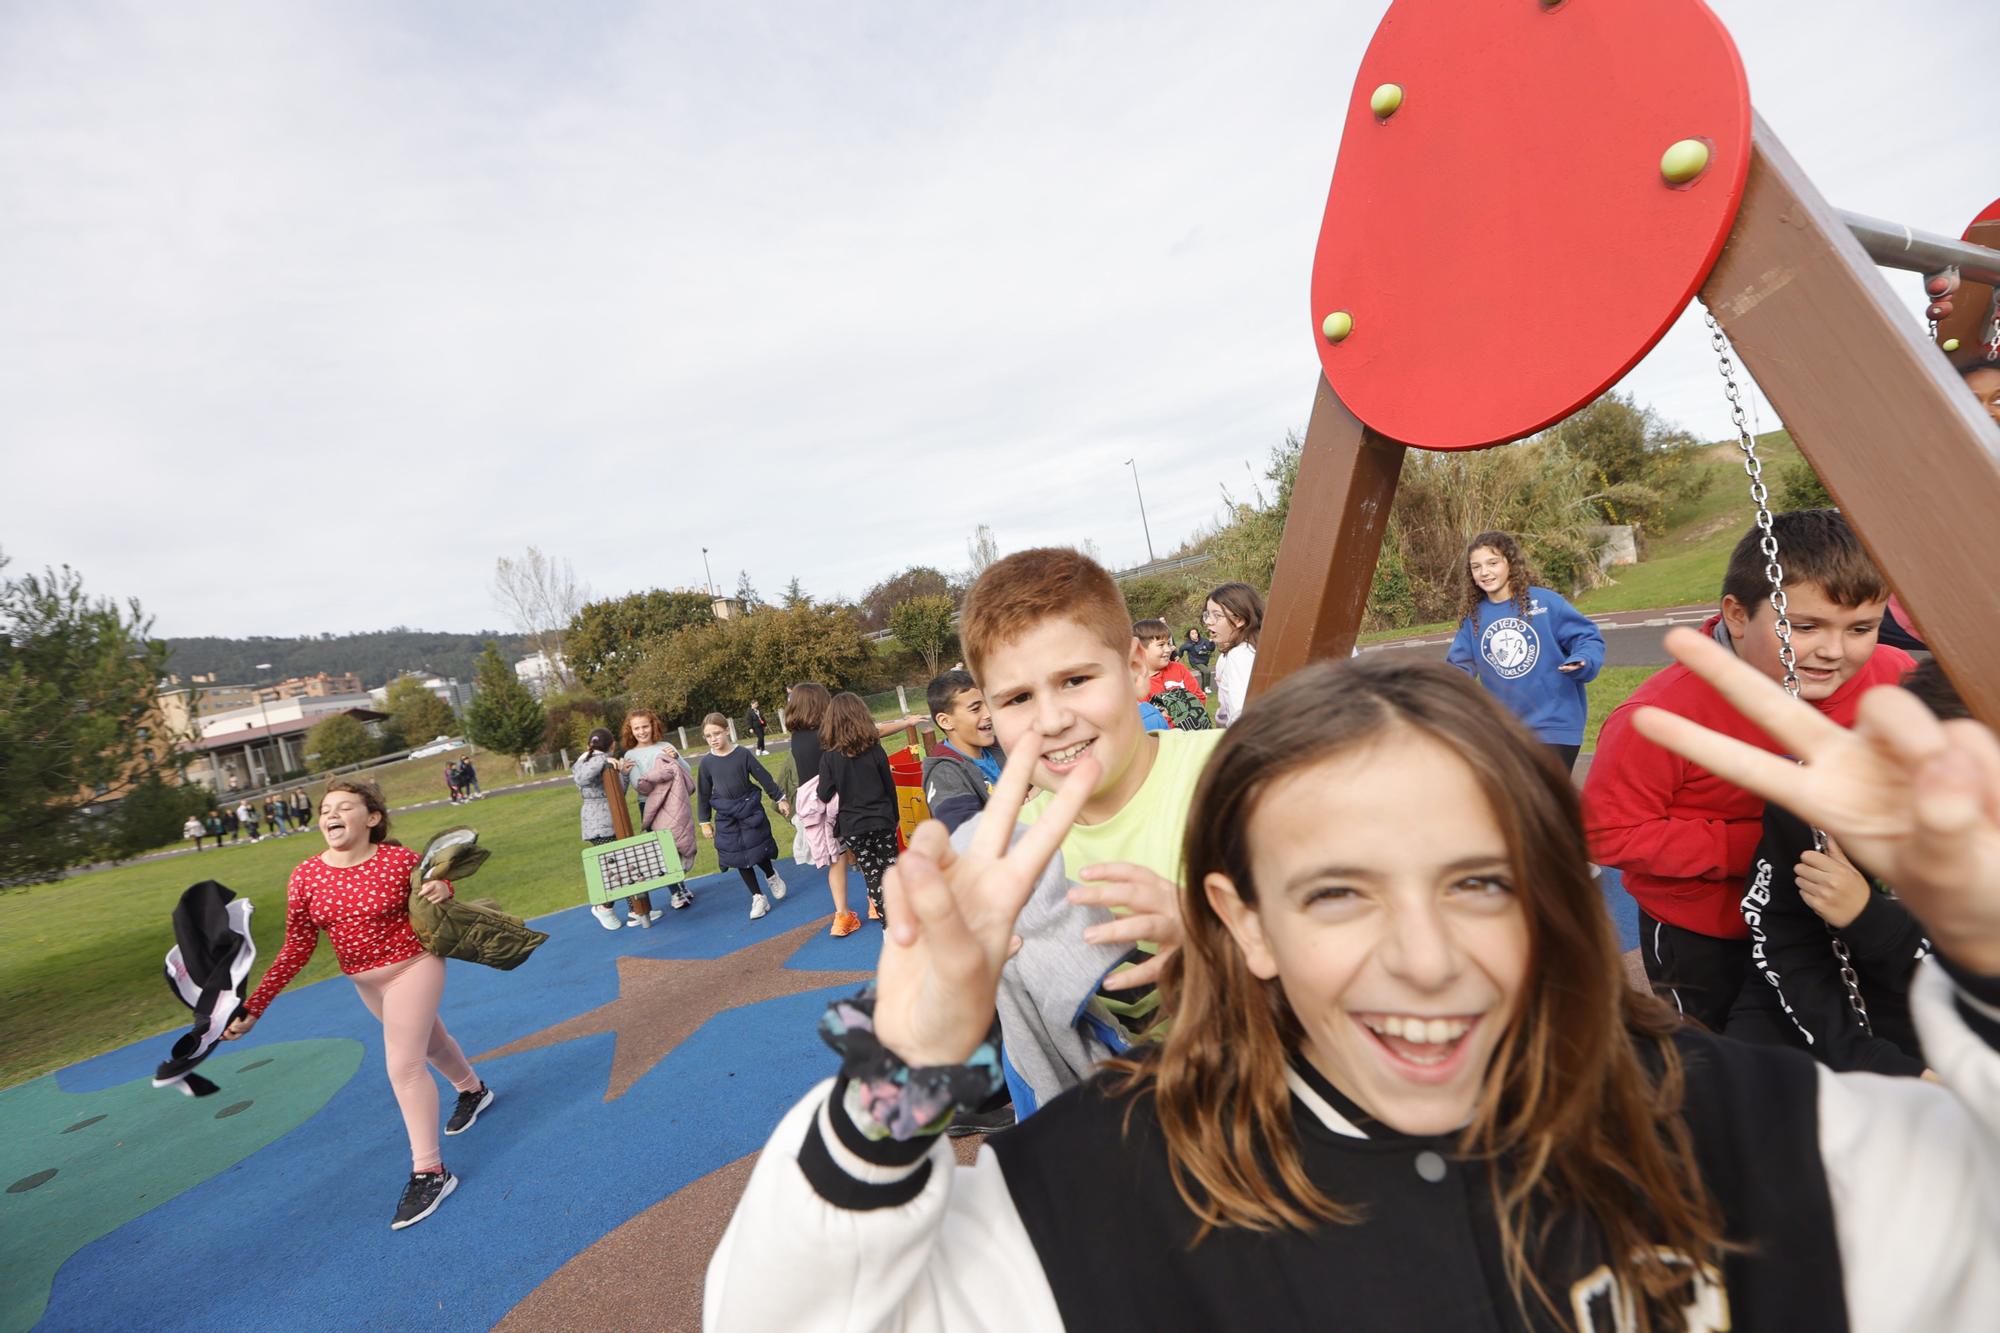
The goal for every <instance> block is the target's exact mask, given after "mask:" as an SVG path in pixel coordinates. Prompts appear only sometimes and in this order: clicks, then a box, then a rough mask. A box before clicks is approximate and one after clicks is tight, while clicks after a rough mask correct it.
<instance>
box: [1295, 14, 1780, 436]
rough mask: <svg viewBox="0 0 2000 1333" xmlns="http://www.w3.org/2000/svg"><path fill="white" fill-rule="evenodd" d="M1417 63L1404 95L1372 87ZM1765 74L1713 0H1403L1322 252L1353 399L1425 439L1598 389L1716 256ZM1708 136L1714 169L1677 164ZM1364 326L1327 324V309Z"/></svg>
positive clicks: (1380, 47) (1357, 121)
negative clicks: (1394, 103) (1683, 172)
mask: <svg viewBox="0 0 2000 1333" xmlns="http://www.w3.org/2000/svg"><path fill="white" fill-rule="evenodd" d="M1384 84H1397V85H1400V87H1401V90H1402V93H1403V98H1402V103H1401V105H1400V106H1399V107H1398V108H1397V110H1396V112H1395V114H1394V115H1393V116H1390V117H1388V118H1386V119H1384V118H1382V117H1380V116H1378V115H1377V114H1376V110H1375V108H1374V106H1373V105H1372V104H1371V103H1372V99H1373V96H1374V92H1375V90H1376V89H1378V88H1379V87H1381V86H1382V85H1384ZM1750 120H1751V116H1750V91H1749V86H1748V84H1747V83H1746V82H1745V81H1744V75H1743V64H1742V61H1741V60H1740V59H1739V57H1738V56H1737V53H1736V46H1735V44H1734V43H1733V42H1732V41H1731V40H1730V38H1729V34H1728V32H1727V31H1725V30H1724V28H1723V26H1722V24H1721V23H1720V22H1719V21H1718V20H1717V19H1716V17H1715V16H1714V15H1713V14H1711V13H1710V12H1709V11H1708V9H1707V7H1706V6H1704V5H1702V4H1701V3H1699V0H1616V3H1582V2H1581V0H1571V3H1567V4H1562V5H1558V6H1554V7H1550V6H1548V5H1544V4H1541V3H1538V0H1480V2H1479V3H1477V4H1467V3H1465V0H1395V3H1394V4H1392V5H1391V6H1390V8H1389V12H1388V13H1387V14H1386V15H1384V16H1383V19H1382V23H1381V26H1380V27H1378V28H1377V29H1376V31H1375V38H1374V40H1373V41H1372V42H1371V43H1370V44H1369V47H1368V52H1367V54H1366V55H1365V56H1363V57H1362V61H1361V68H1360V71H1359V72H1358V73H1357V75H1356V76H1355V80H1354V90H1353V92H1352V94H1351V96H1350V98H1349V101H1348V108H1347V121H1346V128H1345V129H1344V131H1343V133H1342V136H1341V142H1340V158H1339V162H1338V164H1337V165H1336V166H1335V168H1334V174H1333V186H1332V189H1331V190H1330V191H1329V193H1328V196H1327V205H1326V218H1325V221H1324V222H1323V223H1322V224H1321V228H1320V236H1319V251H1318V254H1317V255H1316V256H1315V258H1314V261H1313V276H1312V310H1311V317H1312V332H1313V343H1314V345H1315V346H1316V347H1317V348H1318V349H1319V357H1320V364H1321V365H1322V366H1323V367H1324V368H1325V370H1326V377H1327V380H1328V382H1329V383H1330V384H1332V386H1333V388H1334V391H1335V392H1336V393H1338V394H1339V395H1340V398H1341V401H1342V402H1344V403H1346V404H1347V406H1348V408H1349V409H1350V410H1351V411H1352V412H1353V413H1354V414H1355V415H1356V416H1358V417H1360V418H1361V420H1362V421H1364V422H1366V423H1367V424H1368V425H1370V426H1371V427H1373V428H1374V429H1375V430H1376V431H1377V432H1379V433H1380V434H1382V435H1385V436H1388V437H1389V438H1391V439H1394V440H1400V441H1402V442H1403V443H1405V444H1411V445H1417V446H1419V447H1421V448H1426V449H1475V448H1483V447H1485V446H1487V445H1493V444H1503V443H1505V442H1506V441H1508V440H1513V439H1519V438H1520V437H1521V436H1523V435H1527V434H1530V433H1532V432H1534V431H1536V430H1539V429H1541V428H1542V427H1544V426H1547V425H1549V424H1551V423H1552V422H1556V421H1559V420H1561V419H1562V418H1563V417H1565V416H1567V415H1569V414H1570V413H1571V412H1573V411H1575V410H1576V409H1577V408H1579V407H1581V406H1582V405H1584V404H1585V403H1587V402H1589V401H1590V400H1591V399H1592V398H1595V397H1596V396H1597V395H1598V394H1600V393H1602V392H1603V391H1604V390H1605V389H1607V388H1609V387H1610V386H1611V385H1613V384H1615V383H1617V381H1618V379H1619V377H1620V376H1622V375H1624V373H1625V372H1626V371H1627V370H1629V369H1631V368H1632V366H1633V365H1634V364H1636V363H1637V362H1638V360H1639V358H1640V357H1642V356H1644V355H1645V354H1646V352H1647V351H1648V350H1650V349H1651V348H1652V346H1653V344H1654V343H1656V342H1658V341H1659V339H1660V336H1661V335H1662V334H1664V333H1665V332H1666V331H1667V329H1668V327H1669V326H1671V325H1672V324H1673V322H1674V319H1675V318H1676V317H1677V316H1678V315H1679V314H1680V312H1681V311H1682V310H1683V309H1684V308H1685V307H1686V305H1687V303H1688V300H1689V298H1690V297H1692V296H1693V295H1694V293H1695V292H1696V291H1697V290H1698V289H1699V288H1700V286H1701V284H1702V282H1703V280H1704V279H1706V278H1707V276H1708V272H1709V269H1710V268H1711V267H1713V266H1714V264H1715V260H1716V257H1717V256H1718V255H1720V254H1721V252H1722V245H1723V242H1724V241H1725V240H1726V239H1727V238H1728V236H1729V228H1730V225H1731V223H1732V221H1733V220H1734V219H1735V216H1736V209H1737V205H1738V204H1739V203H1740V202H1741V200H1742V197H1743V183H1744V179H1745V177H1746V175H1747V173H1748V171H1749V168H1750ZM1686 139H1698V140H1702V141H1705V143H1706V145H1707V146H1708V147H1709V149H1710V156H1709V160H1708V163H1707V166H1706V169H1705V170H1703V171H1701V173H1700V174H1699V175H1697V176H1695V177H1694V178H1693V179H1692V180H1691V181H1689V182H1688V183H1686V184H1683V185H1674V184H1671V183H1669V182H1668V181H1666V180H1664V179H1662V176H1661V163H1662V155H1663V154H1665V153H1666V152H1667V150H1668V149H1669V148H1670V147H1672V146H1673V145H1674V144H1676V143H1678V142H1679V141H1681V140H1686ZM1334 311H1345V312H1347V313H1348V314H1350V315H1351V316H1352V318H1353V326H1352V327H1353V332H1352V333H1351V335H1349V336H1347V337H1345V338H1342V339H1340V340H1338V341H1329V339H1328V337H1327V335H1326V334H1325V332H1324V331H1323V329H1324V321H1325V319H1326V317H1327V316H1328V315H1329V314H1331V313H1333V312H1334Z"/></svg>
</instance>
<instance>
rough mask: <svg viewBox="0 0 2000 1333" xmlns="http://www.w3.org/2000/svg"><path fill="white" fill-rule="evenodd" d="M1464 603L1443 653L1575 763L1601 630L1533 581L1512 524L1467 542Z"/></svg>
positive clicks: (1600, 656) (1599, 663)
mask: <svg viewBox="0 0 2000 1333" xmlns="http://www.w3.org/2000/svg"><path fill="white" fill-rule="evenodd" d="M1461 568H1463V569H1464V570H1465V603H1464V609H1463V611H1462V612H1461V613H1460V619H1459V625H1458V636H1457V637H1456V638H1454V639H1453V640H1452V641H1451V651H1450V652H1449V653H1447V654H1446V656H1445V660H1446V661H1448V662H1450V663H1451V664H1452V665H1453V666H1455V667H1457V668H1458V669H1459V670H1461V671H1464V672H1465V673H1467V674H1468V675H1471V676H1474V677H1476V678H1477V679H1478V680H1479V683H1480V684H1482V685H1484V686H1485V687H1486V688H1487V689H1488V690H1489V691H1491V692H1492V694H1493V695H1494V697H1496V698H1497V699H1499V700H1500V702H1501V703H1503V704H1505V705H1506V706H1507V708H1508V710H1509V711H1510V712H1512V713H1513V714H1514V716H1515V717H1518V718H1520V719H1521V721H1522V722H1524V723H1525V724H1527V727H1528V730H1530V731H1532V732H1534V733H1535V738H1536V739H1537V740H1539V741H1541V742H1542V744H1544V745H1546V746H1548V747H1549V748H1550V749H1551V750H1553V751H1555V754H1556V758H1557V759H1559V760H1560V761H1561V762H1562V766H1563V768H1564V769H1566V770H1567V769H1570V768H1573V767H1574V766H1575V764H1576V753H1577V751H1578V750H1579V749H1580V748H1582V745H1583V723H1584V719H1585V718H1586V717H1587V716H1588V715H1589V711H1590V709H1589V704H1588V703H1587V702H1586V700H1585V698H1584V689H1583V687H1584V686H1585V685H1586V684H1587V683H1589V682H1590V681H1592V680H1595V679H1596V678H1597V673H1598V672H1599V671H1601V670H1603V669H1604V636H1603V635H1602V634H1600V633H1598V631H1597V626H1595V625H1593V624H1592V623H1591V622H1590V621H1589V620H1588V619H1586V618H1585V617H1584V615H1583V613H1582V612H1580V611H1578V610H1577V609H1576V608H1575V607H1573V606H1571V605H1570V604H1569V603H1568V602H1567V601H1566V600H1564V599H1563V598H1562V597H1561V596H1560V595H1558V594H1557V593H1554V592H1551V591H1550V590H1549V589H1547V588H1541V587H1536V586H1534V585H1533V583H1532V582H1531V581H1530V580H1531V579H1532V578H1533V577H1534V576H1533V574H1532V573H1531V572H1530V570H1529V569H1528V561H1527V559H1526V557H1524V556H1523V555H1522V554H1521V545H1520V543H1519V542H1517V541H1515V540H1514V535H1513V534H1512V533H1509V532H1482V533H1480V534H1479V535H1478V536H1477V537H1474V538H1473V539H1472V543H1471V545H1469V546H1468V547H1466V551H1465V563H1464V565H1462V566H1461Z"/></svg>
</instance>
